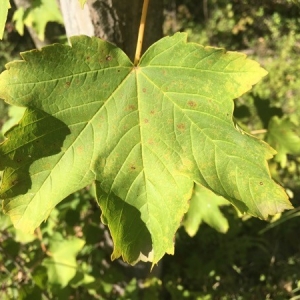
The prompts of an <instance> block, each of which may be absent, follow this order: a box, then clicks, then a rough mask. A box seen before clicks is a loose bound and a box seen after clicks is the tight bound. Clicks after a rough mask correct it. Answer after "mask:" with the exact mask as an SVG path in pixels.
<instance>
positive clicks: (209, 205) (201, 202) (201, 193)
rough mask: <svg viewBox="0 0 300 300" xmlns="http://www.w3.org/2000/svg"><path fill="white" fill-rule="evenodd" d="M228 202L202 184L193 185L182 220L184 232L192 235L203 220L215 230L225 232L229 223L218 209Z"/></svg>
mask: <svg viewBox="0 0 300 300" xmlns="http://www.w3.org/2000/svg"><path fill="white" fill-rule="evenodd" d="M228 204H229V202H228V201H227V200H226V199H224V198H223V197H221V196H218V195H216V194H214V193H213V192H212V191H210V190H208V189H207V188H205V187H203V186H200V185H198V184H197V185H195V188H194V192H193V196H192V199H191V202H190V207H189V210H188V212H187V214H186V216H185V219H184V222H183V226H184V228H185V230H186V232H187V233H188V234H189V235H190V236H194V235H195V234H196V233H197V231H198V229H199V226H200V225H201V223H202V222H205V223H207V224H208V225H209V226H211V227H212V228H214V229H215V230H217V231H219V232H221V233H226V232H227V230H228V228H229V224H228V221H227V219H226V218H225V217H224V215H223V214H222V212H221V211H220V206H223V205H228Z"/></svg>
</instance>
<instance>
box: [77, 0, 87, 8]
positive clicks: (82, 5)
mask: <svg viewBox="0 0 300 300" xmlns="http://www.w3.org/2000/svg"><path fill="white" fill-rule="evenodd" d="M78 1H79V3H80V5H81V8H83V7H84V4H85V3H86V0H78Z"/></svg>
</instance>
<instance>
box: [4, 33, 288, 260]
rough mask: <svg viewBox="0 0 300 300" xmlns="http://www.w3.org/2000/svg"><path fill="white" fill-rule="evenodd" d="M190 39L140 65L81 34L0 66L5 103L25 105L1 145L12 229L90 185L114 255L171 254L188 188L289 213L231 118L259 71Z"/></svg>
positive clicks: (153, 50)
mask: <svg viewBox="0 0 300 300" xmlns="http://www.w3.org/2000/svg"><path fill="white" fill-rule="evenodd" d="M186 39H187V36H186V34H182V33H178V34H175V35H174V36H172V37H166V38H163V39H161V40H160V41H158V42H157V43H155V44H154V45H152V46H151V47H150V48H149V49H148V51H147V52H146V53H145V54H144V56H143V57H142V59H141V61H140V63H139V65H138V66H133V64H132V62H131V61H130V60H129V58H128V57H127V56H126V55H125V54H124V52H123V51H122V50H120V49H119V48H117V47H116V46H114V45H112V44H110V43H108V42H105V41H103V40H100V39H97V38H88V37H84V36H81V37H74V38H72V40H71V42H72V47H69V46H64V45H52V46H48V47H45V48H43V49H42V50H41V51H36V50H34V51H29V52H25V53H23V54H22V57H23V61H16V62H12V63H9V64H8V65H7V71H5V72H3V73H2V74H1V76H0V97H2V98H3V99H5V100H6V101H7V102H8V103H10V104H13V105H18V106H27V107H30V109H28V110H27V112H26V114H25V116H24V118H23V119H22V121H21V122H20V124H19V125H18V126H17V127H14V128H12V129H11V130H9V131H8V133H7V140H6V141H5V142H4V143H3V144H2V146H1V147H0V169H4V175H3V180H2V187H1V191H2V198H4V210H5V212H6V213H8V214H10V216H11V218H12V220H13V222H14V225H15V226H17V227H19V228H23V229H24V230H28V231H33V230H34V228H36V227H37V226H39V224H40V223H41V222H42V221H43V220H44V219H46V218H47V216H48V215H49V213H50V211H51V209H53V207H54V206H55V205H56V204H57V203H58V202H60V201H61V200H62V199H64V198H65V197H66V196H68V195H69V194H71V193H73V192H75V191H77V190H79V189H81V188H83V187H85V186H87V185H89V184H90V183H91V182H93V181H96V190H97V198H98V202H99V205H100V207H101V210H102V220H103V222H104V223H105V224H107V225H108V227H109V228H110V230H111V234H112V238H113V241H114V253H113V255H112V257H113V258H117V257H119V256H122V257H123V258H124V260H125V261H127V262H129V263H135V262H136V261H138V260H141V259H142V260H150V261H152V262H153V263H156V262H158V260H159V259H160V258H161V257H162V256H163V255H164V254H165V253H170V254H172V253H173V251H174V245H173V237H174V234H175V232H176V230H177V228H178V227H179V225H180V222H181V219H182V217H183V216H184V214H185V213H186V211H187V210H188V200H189V199H190V198H191V195H192V191H193V186H194V182H196V183H198V184H200V185H203V186H204V187H206V188H208V189H210V190H212V191H214V192H215V193H217V194H219V195H221V196H223V197H224V198H226V199H228V200H229V201H230V202H232V203H233V204H234V205H235V206H237V207H238V208H239V209H240V210H241V211H242V212H247V213H250V214H252V215H254V216H258V217H260V218H266V217H267V216H268V215H269V214H275V213H277V212H280V211H282V210H284V209H289V208H291V204H290V203H289V201H288V198H287V195H286V194H285V192H284V190H283V189H282V188H281V187H280V186H279V185H277V184H276V183H275V182H274V181H273V180H272V179H271V178H270V174H269V170H268V166H267V161H266V160H267V159H270V158H271V157H272V156H273V155H274V154H275V151H274V150H273V149H272V148H271V147H270V146H268V145H267V144H266V143H264V142H262V141H260V140H258V139H256V138H254V137H252V136H249V135H247V134H245V133H243V132H240V131H238V130H236V128H235V126H234V124H233V121H232V113H233V99H234V98H237V97H239V96H240V95H241V94H243V93H245V92H246V91H248V90H249V89H250V88H251V86H252V85H253V84H255V83H256V82H257V81H258V80H259V79H260V78H261V77H262V76H264V75H266V71H265V70H263V69H262V68H260V66H259V65H258V64H257V63H256V62H254V61H251V60H248V59H246V56H245V55H243V54H239V53H234V52H227V53H226V52H225V51H224V50H223V49H218V48H211V47H202V46H200V45H198V44H194V43H187V41H186ZM23 132H24V134H23ZM21 133H22V134H21Z"/></svg>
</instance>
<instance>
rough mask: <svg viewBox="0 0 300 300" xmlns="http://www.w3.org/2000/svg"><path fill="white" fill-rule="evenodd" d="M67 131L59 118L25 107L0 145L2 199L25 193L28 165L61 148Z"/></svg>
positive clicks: (27, 186) (28, 173)
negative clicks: (22, 113) (17, 122)
mask: <svg viewBox="0 0 300 300" xmlns="http://www.w3.org/2000/svg"><path fill="white" fill-rule="evenodd" d="M68 134H70V130H69V128H68V127H67V126H66V125H65V124H64V123H63V122H62V121H60V120H58V119H56V118H54V117H53V116H51V115H49V114H47V113H45V112H43V111H40V110H33V109H27V110H26V111H25V113H24V116H23V118H22V119H21V121H20V123H19V124H17V125H15V126H14V127H12V128H11V129H10V130H8V131H7V132H6V134H5V137H6V140H5V141H4V142H3V143H2V144H1V145H0V170H3V171H4V172H3V174H2V182H1V187H0V197H1V198H2V199H6V198H11V197H15V196H18V195H23V194H26V193H27V191H28V190H29V189H30V187H31V179H30V171H29V167H30V165H31V164H32V163H33V162H34V161H36V160H38V159H40V158H42V157H47V156H51V155H54V154H57V153H59V152H60V151H61V147H62V144H63V141H64V140H65V138H66V136H67V135H68Z"/></svg>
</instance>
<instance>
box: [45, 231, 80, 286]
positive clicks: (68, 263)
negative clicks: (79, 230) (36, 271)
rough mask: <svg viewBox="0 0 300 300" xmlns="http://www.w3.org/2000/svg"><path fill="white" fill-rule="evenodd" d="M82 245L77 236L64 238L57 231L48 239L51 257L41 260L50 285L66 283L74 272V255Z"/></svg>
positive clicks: (75, 267) (63, 284) (75, 263)
mask: <svg viewBox="0 0 300 300" xmlns="http://www.w3.org/2000/svg"><path fill="white" fill-rule="evenodd" d="M83 246H84V241H83V240H81V239H79V238H72V239H69V240H66V239H63V237H62V236H61V235H60V234H58V233H57V234H55V235H54V236H53V237H52V238H51V239H50V248H49V251H50V253H51V257H50V258H46V259H44V260H43V266H45V267H46V268H47V273H48V282H49V283H50V284H51V285H59V286H60V287H65V286H67V285H68V283H69V281H70V280H71V279H72V278H73V277H74V276H75V274H76V271H77V262H76V255H77V254H78V252H79V251H80V250H81V249H82V247H83Z"/></svg>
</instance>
